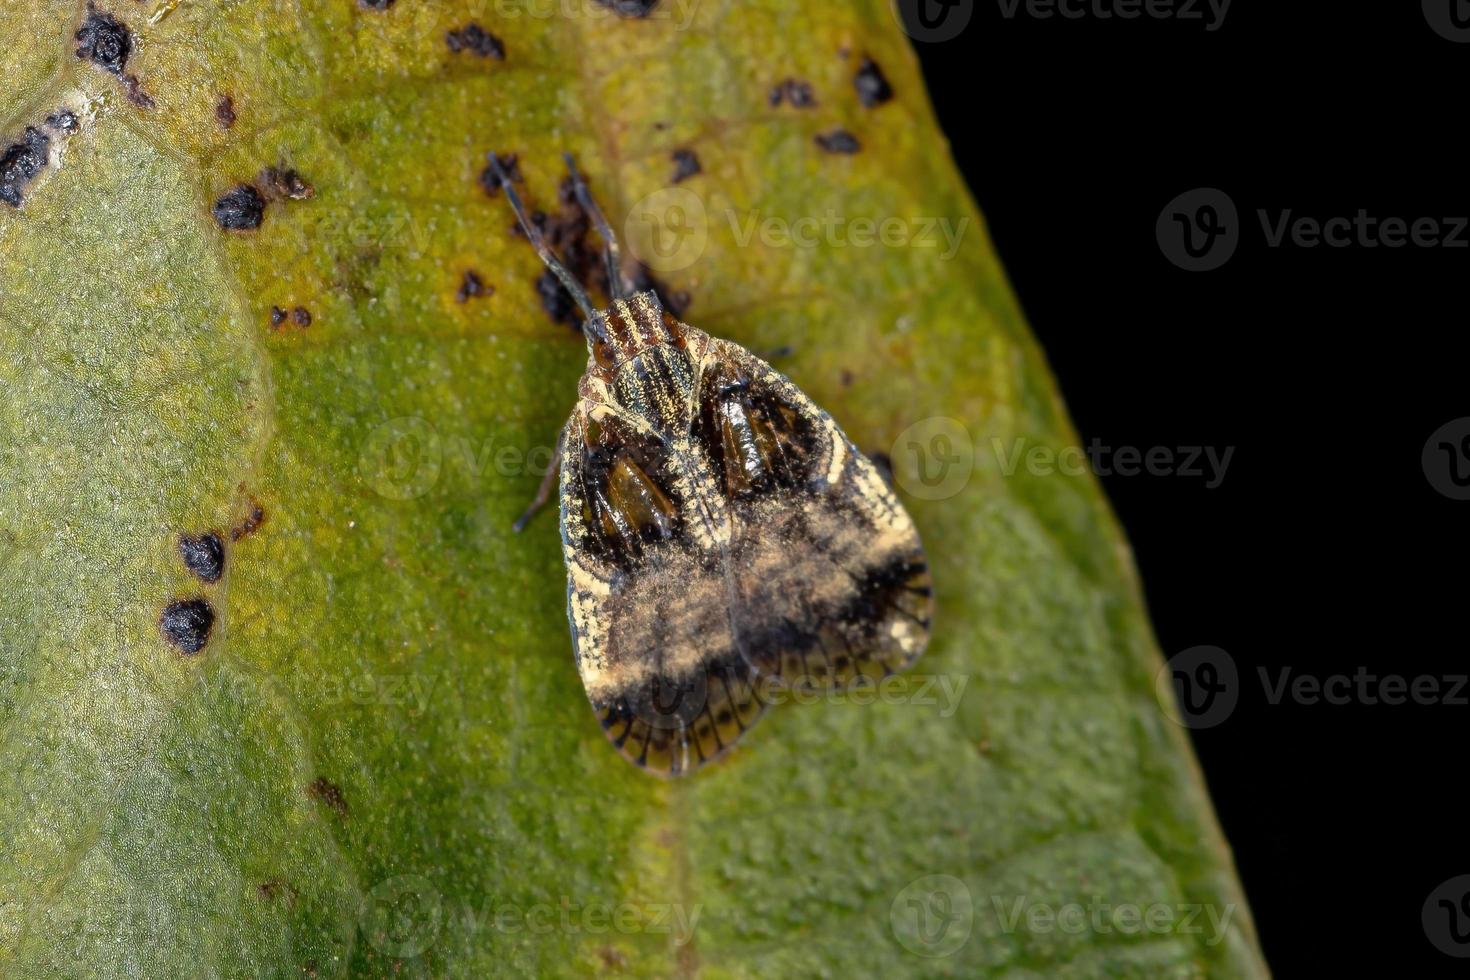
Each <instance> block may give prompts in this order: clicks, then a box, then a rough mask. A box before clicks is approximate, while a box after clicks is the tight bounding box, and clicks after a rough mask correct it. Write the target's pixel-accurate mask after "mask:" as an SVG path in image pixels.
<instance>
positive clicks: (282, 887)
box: [255, 878, 300, 905]
mask: <svg viewBox="0 0 1470 980" xmlns="http://www.w3.org/2000/svg"><path fill="white" fill-rule="evenodd" d="M255 890H256V891H257V892H258V893H259V894H260V897H261V898H263V899H265V900H267V901H275V900H276V899H278V898H284V899H285V900H286V904H287V905H295V904H296V897H297V895H299V894H300V893H299V892H297V891H296V889H295V888H293V887H292V886H291V885H290V884H288V883H286V882H284V881H281V880H280V879H277V878H273V879H271V880H270V881H266V882H262V883H261V884H259V885H256V886H255Z"/></svg>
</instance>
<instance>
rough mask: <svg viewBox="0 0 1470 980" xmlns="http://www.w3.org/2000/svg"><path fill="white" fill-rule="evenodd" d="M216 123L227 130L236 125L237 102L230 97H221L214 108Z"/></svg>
mask: <svg viewBox="0 0 1470 980" xmlns="http://www.w3.org/2000/svg"><path fill="white" fill-rule="evenodd" d="M214 121H215V122H217V123H219V124H220V125H221V126H223V127H224V128H225V129H229V128H230V127H231V126H233V125H235V100H234V99H232V98H230V97H229V96H228V95H221V96H220V97H219V101H218V102H217V103H215V106H214Z"/></svg>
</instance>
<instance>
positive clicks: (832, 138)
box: [816, 129, 863, 153]
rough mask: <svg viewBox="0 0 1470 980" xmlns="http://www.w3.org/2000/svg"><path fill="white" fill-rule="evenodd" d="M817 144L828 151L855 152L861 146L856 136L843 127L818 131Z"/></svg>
mask: <svg viewBox="0 0 1470 980" xmlns="http://www.w3.org/2000/svg"><path fill="white" fill-rule="evenodd" d="M816 140H817V145H818V146H820V147H821V148H822V149H824V150H826V151H827V152H828V153H857V152H858V151H859V150H861V149H862V148H863V145H862V144H861V143H859V142H858V138H857V137H856V136H854V135H852V134H851V133H849V132H848V131H847V130H845V129H834V130H832V131H831V132H828V133H818V134H817V136H816Z"/></svg>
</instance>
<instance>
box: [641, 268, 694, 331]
mask: <svg viewBox="0 0 1470 980" xmlns="http://www.w3.org/2000/svg"><path fill="white" fill-rule="evenodd" d="M628 285H629V286H631V287H632V288H633V289H634V290H635V291H637V292H642V291H643V290H645V289H651V290H653V295H655V296H657V297H658V301H659V303H661V304H662V305H663V308H664V309H666V310H668V311H669V313H670V315H672V316H673V317H674V318H675V319H681V318H682V317H683V316H684V314H685V313H686V312H687V311H688V310H689V304H690V302H692V300H693V297H691V296H690V295H689V294H688V293H686V292H684V291H683V290H682V289H681V290H671V289H669V287H668V285H667V284H666V283H664V282H663V281H662V280H659V279H657V278H655V277H654V275H653V273H651V272H649V271H648V266H646V265H644V264H643V263H641V262H640V263H638V265H637V267H636V268H635V269H634V270H633V275H632V276H631V277H630V278H629V282H628Z"/></svg>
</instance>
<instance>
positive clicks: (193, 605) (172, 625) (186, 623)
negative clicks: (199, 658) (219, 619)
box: [158, 599, 214, 654]
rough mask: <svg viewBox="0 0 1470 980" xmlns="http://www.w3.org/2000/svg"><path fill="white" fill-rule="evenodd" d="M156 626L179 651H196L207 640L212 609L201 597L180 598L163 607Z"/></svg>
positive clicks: (211, 623)
mask: <svg viewBox="0 0 1470 980" xmlns="http://www.w3.org/2000/svg"><path fill="white" fill-rule="evenodd" d="M158 628H159V629H160V630H161V631H162V632H163V638H164V639H165V640H167V641H168V642H169V643H170V644H172V645H173V646H175V647H177V648H178V649H179V650H180V651H181V652H183V653H189V654H194V653H198V652H199V651H200V650H203V649H204V644H206V643H208V642H209V631H210V630H211V629H213V628H214V610H213V609H212V608H210V605H209V603H208V602H205V601H204V600H203V599H180V600H179V601H177V602H171V603H169V604H168V605H167V606H165V607H164V610H163V615H162V616H160V617H159V619H158Z"/></svg>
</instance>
